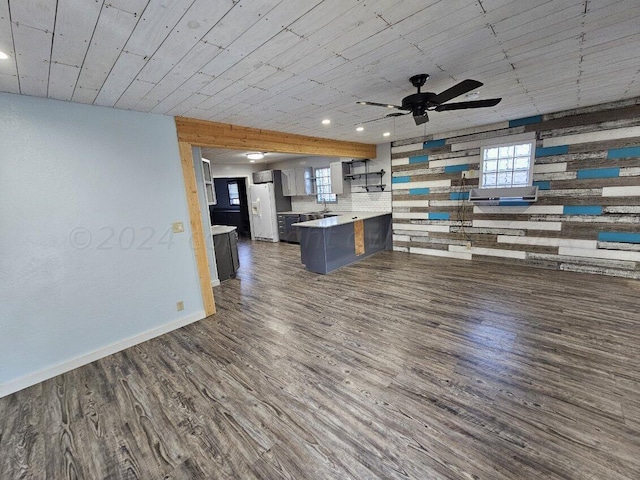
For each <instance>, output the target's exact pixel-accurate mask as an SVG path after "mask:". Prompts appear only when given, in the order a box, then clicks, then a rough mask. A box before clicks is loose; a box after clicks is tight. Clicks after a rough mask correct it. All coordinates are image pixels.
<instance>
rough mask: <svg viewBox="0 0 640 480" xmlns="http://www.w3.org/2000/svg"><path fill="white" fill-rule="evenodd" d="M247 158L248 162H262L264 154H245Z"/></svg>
mask: <svg viewBox="0 0 640 480" xmlns="http://www.w3.org/2000/svg"><path fill="white" fill-rule="evenodd" d="M247 158H248V159H249V160H262V159H263V158H264V153H260V152H255V153H247Z"/></svg>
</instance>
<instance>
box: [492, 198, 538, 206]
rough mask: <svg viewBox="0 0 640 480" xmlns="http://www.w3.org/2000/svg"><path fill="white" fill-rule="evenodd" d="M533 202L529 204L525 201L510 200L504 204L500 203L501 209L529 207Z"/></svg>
mask: <svg viewBox="0 0 640 480" xmlns="http://www.w3.org/2000/svg"><path fill="white" fill-rule="evenodd" d="M531 203H533V202H527V201H525V200H509V201H504V202H498V206H500V207H528V206H529V205H531Z"/></svg>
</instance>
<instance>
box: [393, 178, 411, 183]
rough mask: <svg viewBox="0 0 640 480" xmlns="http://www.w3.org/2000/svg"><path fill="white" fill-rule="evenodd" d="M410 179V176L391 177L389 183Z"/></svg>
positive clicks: (403, 181)
mask: <svg viewBox="0 0 640 480" xmlns="http://www.w3.org/2000/svg"><path fill="white" fill-rule="evenodd" d="M410 181H411V177H393V179H392V180H391V183H409V182H410Z"/></svg>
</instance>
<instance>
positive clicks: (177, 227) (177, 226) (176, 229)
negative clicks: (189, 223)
mask: <svg viewBox="0 0 640 480" xmlns="http://www.w3.org/2000/svg"><path fill="white" fill-rule="evenodd" d="M172 228H173V233H182V232H184V223H182V222H175V223H174V224H173V225H172Z"/></svg>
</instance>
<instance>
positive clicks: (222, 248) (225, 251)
mask: <svg viewBox="0 0 640 480" xmlns="http://www.w3.org/2000/svg"><path fill="white" fill-rule="evenodd" d="M213 248H214V249H215V252H216V266H217V267H218V279H220V281H221V282H224V281H225V280H228V279H230V278H233V277H235V276H236V272H237V271H238V269H239V268H240V259H239V257H238V233H237V232H236V231H235V230H233V231H231V232H228V233H218V234H215V235H213Z"/></svg>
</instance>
